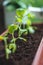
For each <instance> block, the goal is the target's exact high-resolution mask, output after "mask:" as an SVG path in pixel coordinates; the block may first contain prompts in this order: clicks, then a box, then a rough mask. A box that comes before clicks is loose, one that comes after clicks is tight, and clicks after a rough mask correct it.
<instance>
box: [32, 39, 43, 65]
mask: <svg viewBox="0 0 43 65" xmlns="http://www.w3.org/2000/svg"><path fill="white" fill-rule="evenodd" d="M32 65H43V38H42V40H41V43H40V45H39V48H38V50H37V53H36V56H35V58H34V61H33V64H32Z"/></svg>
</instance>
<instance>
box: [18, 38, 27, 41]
mask: <svg viewBox="0 0 43 65" xmlns="http://www.w3.org/2000/svg"><path fill="white" fill-rule="evenodd" d="M19 39H21V40H23V41H25V42H26V41H27V40H26V39H25V38H22V37H19Z"/></svg>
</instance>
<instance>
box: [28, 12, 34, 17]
mask: <svg viewBox="0 0 43 65" xmlns="http://www.w3.org/2000/svg"><path fill="white" fill-rule="evenodd" d="M27 16H28V18H34V17H35V15H33V14H32V13H29V14H27Z"/></svg>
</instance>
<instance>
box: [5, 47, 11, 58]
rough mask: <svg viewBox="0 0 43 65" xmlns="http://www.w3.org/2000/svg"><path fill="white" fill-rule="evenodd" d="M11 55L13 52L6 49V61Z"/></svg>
mask: <svg viewBox="0 0 43 65" xmlns="http://www.w3.org/2000/svg"><path fill="white" fill-rule="evenodd" d="M10 53H11V50H9V49H8V48H6V59H9V54H10Z"/></svg>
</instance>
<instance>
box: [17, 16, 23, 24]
mask: <svg viewBox="0 0 43 65" xmlns="http://www.w3.org/2000/svg"><path fill="white" fill-rule="evenodd" d="M16 21H17V22H18V23H20V24H21V23H22V18H20V17H17V16H16Z"/></svg>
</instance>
